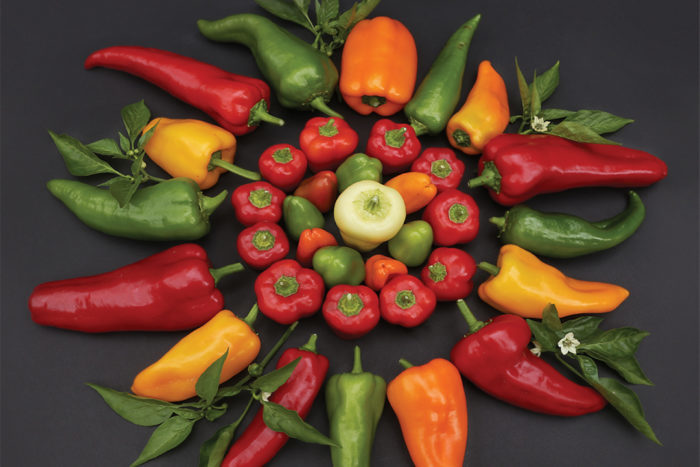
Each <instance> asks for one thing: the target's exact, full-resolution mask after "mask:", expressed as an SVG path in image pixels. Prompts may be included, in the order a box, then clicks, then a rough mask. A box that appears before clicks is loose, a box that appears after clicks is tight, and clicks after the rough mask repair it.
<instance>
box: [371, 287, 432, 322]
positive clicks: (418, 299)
mask: <svg viewBox="0 0 700 467" xmlns="http://www.w3.org/2000/svg"><path fill="white" fill-rule="evenodd" d="M435 305H436V298H435V292H433V291H432V290H430V289H429V288H428V287H427V286H426V285H425V284H423V283H422V282H421V281H420V279H418V278H417V277H414V276H411V275H410V274H401V275H398V276H396V277H394V278H393V279H391V280H390V281H389V282H387V284H386V285H385V286H384V287H383V288H382V290H381V291H380V292H379V308H380V310H381V313H382V318H384V319H385V320H386V321H388V322H390V323H392V324H398V325H400V326H403V327H406V328H412V327H414V326H418V325H419V324H422V323H423V322H424V321H425V320H426V319H428V318H429V317H430V315H432V314H433V311H435Z"/></svg>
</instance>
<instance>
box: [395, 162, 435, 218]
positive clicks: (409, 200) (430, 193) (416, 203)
mask: <svg viewBox="0 0 700 467" xmlns="http://www.w3.org/2000/svg"><path fill="white" fill-rule="evenodd" d="M385 185H386V186H390V187H391V188H393V189H394V190H396V191H398V192H399V193H400V194H401V197H402V198H403V202H404V203H405V204H406V214H410V213H412V212H416V211H418V210H419V209H422V208H424V207H425V206H427V205H428V203H430V202H431V201H432V200H433V198H435V195H437V186H435V185H434V184H433V182H432V180H431V179H430V175H428V174H426V173H423V172H404V173H402V174H401V175H397V176H396V177H394V178H392V179H391V180H389V181H388V182H386V183H385Z"/></svg>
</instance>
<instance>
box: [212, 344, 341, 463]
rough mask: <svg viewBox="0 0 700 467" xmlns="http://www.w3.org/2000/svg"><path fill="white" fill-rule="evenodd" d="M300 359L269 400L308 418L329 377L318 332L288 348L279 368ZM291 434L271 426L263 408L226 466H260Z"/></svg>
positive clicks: (226, 461)
mask: <svg viewBox="0 0 700 467" xmlns="http://www.w3.org/2000/svg"><path fill="white" fill-rule="evenodd" d="M297 358H299V362H298V363H297V365H296V367H295V368H294V371H293V372H292V374H291V375H290V376H289V379H288V380H287V382H286V383H284V384H283V385H282V386H280V387H279V388H278V389H277V390H276V391H275V392H273V393H272V395H271V396H270V398H269V400H270V401H272V402H275V403H277V404H280V405H281V406H283V407H285V408H287V409H290V410H295V411H296V412H297V413H298V414H299V416H300V417H301V418H302V419H304V418H306V416H307V415H308V413H309V411H310V410H311V406H312V405H313V402H314V400H315V399H316V396H317V395H318V392H319V391H320V389H321V386H322V385H323V381H324V380H325V379H326V373H327V372H328V359H327V358H326V357H324V356H323V355H319V354H317V353H316V334H313V335H312V336H311V339H309V342H307V343H306V344H305V345H303V346H302V347H300V348H298V349H287V350H285V351H284V352H283V353H282V355H281V356H280V359H279V361H278V362H277V368H282V367H283V366H285V365H287V364H289V363H291V362H293V361H294V360H296V359H297ZM288 439H289V437H288V436H287V435H285V434H284V433H280V432H277V431H274V430H272V429H270V428H268V427H267V426H266V425H265V422H264V421H263V409H262V408H261V409H260V410H258V413H257V414H256V415H255V418H254V419H253V421H252V422H250V425H248V427H247V428H246V429H245V431H244V432H243V433H242V434H241V436H240V437H239V438H238V439H237V440H236V442H235V443H233V445H232V446H231V448H230V449H229V451H228V453H227V454H226V457H225V458H224V460H223V462H222V463H221V466H222V467H253V466H255V467H259V466H262V465H265V464H267V463H268V462H270V460H272V458H273V457H275V455H276V454H277V452H279V450H280V449H282V446H284V444H285V443H286V442H287V440H288Z"/></svg>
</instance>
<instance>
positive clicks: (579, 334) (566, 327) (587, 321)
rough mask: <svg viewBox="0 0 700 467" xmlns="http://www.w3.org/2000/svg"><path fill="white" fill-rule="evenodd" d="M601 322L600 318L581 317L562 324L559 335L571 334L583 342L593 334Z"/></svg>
mask: <svg viewBox="0 0 700 467" xmlns="http://www.w3.org/2000/svg"><path fill="white" fill-rule="evenodd" d="M602 322H603V318H601V317H600V316H581V317H579V318H574V319H570V320H568V321H565V322H563V323H562V326H561V335H564V334H566V333H567V332H573V333H574V336H576V338H577V339H578V340H579V341H581V342H583V340H584V339H586V338H587V337H589V336H592V335H593V334H595V332H596V331H597V330H598V326H600V323H602Z"/></svg>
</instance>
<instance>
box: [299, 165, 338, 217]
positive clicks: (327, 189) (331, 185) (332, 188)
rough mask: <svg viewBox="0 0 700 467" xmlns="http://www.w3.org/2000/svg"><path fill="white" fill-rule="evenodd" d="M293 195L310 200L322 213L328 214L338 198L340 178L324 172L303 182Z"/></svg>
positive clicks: (327, 171) (333, 173) (332, 173)
mask: <svg viewBox="0 0 700 467" xmlns="http://www.w3.org/2000/svg"><path fill="white" fill-rule="evenodd" d="M293 195H294V196H301V197H302V198H306V199H308V200H309V201H311V204H313V205H314V206H316V207H317V208H318V210H319V211H321V212H324V213H325V212H328V211H330V210H331V208H332V207H333V203H335V199H336V198H337V197H338V177H336V175H335V172H332V171H330V170H322V171H320V172H318V173H316V174H314V175H312V176H311V177H309V178H307V179H304V180H302V181H301V183H300V184H299V186H298V187H297V189H296V190H294V193H293Z"/></svg>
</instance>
